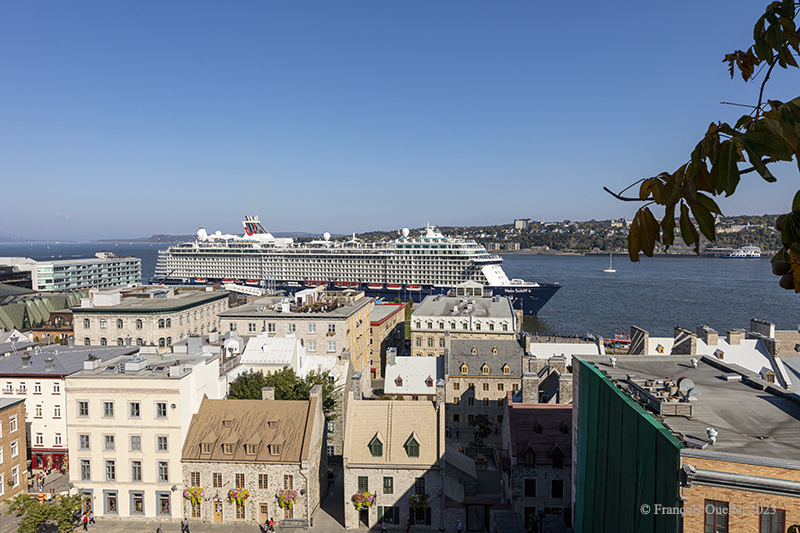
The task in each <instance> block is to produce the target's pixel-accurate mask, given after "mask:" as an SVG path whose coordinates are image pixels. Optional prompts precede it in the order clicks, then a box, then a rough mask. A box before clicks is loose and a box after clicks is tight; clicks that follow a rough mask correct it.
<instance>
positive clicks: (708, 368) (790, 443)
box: [575, 355, 800, 463]
mask: <svg viewBox="0 0 800 533" xmlns="http://www.w3.org/2000/svg"><path fill="white" fill-rule="evenodd" d="M575 357H578V358H579V359H582V360H584V361H586V362H590V363H594V364H595V366H596V367H597V368H598V369H599V370H600V371H601V372H603V373H605V374H606V375H607V376H608V377H609V378H610V379H611V380H612V381H614V382H615V383H616V385H617V386H618V387H619V388H620V389H622V390H623V391H627V388H628V386H627V383H626V381H625V380H626V379H628V375H632V374H635V375H636V377H635V378H634V379H645V380H646V379H652V380H663V379H665V378H670V379H672V380H673V381H677V380H678V379H679V378H681V377H688V378H689V379H691V380H692V381H693V382H694V387H695V389H696V390H698V391H699V392H700V394H701V395H700V396H699V397H698V398H697V400H696V401H693V402H690V403H691V404H693V413H692V418H688V417H685V416H664V417H662V418H660V419H661V420H662V421H663V423H664V425H665V426H666V427H667V428H668V429H669V430H670V431H672V433H673V434H674V435H675V436H676V437H677V438H678V440H680V441H681V442H683V443H684V444H686V439H687V438H688V437H694V438H696V439H699V440H700V441H707V440H708V437H707V434H706V428H714V429H716V430H717V431H718V432H719V434H718V436H717V440H716V443H715V444H713V445H708V446H707V447H706V448H705V449H704V450H700V449H688V450H684V453H688V454H691V455H693V456H702V455H708V456H710V457H711V456H714V455H719V454H732V455H734V456H750V457H754V456H755V457H758V458H771V459H780V460H782V461H792V462H798V463H800V396H798V395H797V394H794V393H791V392H787V391H786V390H784V389H782V388H780V387H778V386H776V385H774V384H771V383H767V382H766V381H764V380H762V379H761V378H760V377H759V376H758V375H757V374H755V373H753V372H751V371H749V370H746V369H744V368H742V367H740V366H738V365H734V364H730V365H726V364H723V362H722V361H716V360H713V358H710V357H707V356H703V357H698V359H699V361H698V366H697V368H692V365H691V358H692V357H691V356H677V355H672V356H624V355H621V356H618V357H616V367H611V365H610V363H609V357H603V356H575ZM723 374H738V375H740V376H741V380H736V379H734V380H727V379H725V378H724V377H723ZM649 412H650V413H653V411H651V410H649ZM654 416H655V415H654ZM657 418H659V417H657Z"/></svg>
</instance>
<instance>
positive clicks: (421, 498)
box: [409, 494, 431, 510]
mask: <svg viewBox="0 0 800 533" xmlns="http://www.w3.org/2000/svg"><path fill="white" fill-rule="evenodd" d="M430 499H431V497H430V496H428V495H427V494H412V495H411V496H410V497H409V500H411V507H413V508H414V509H423V510H425V509H427V508H428V500H430Z"/></svg>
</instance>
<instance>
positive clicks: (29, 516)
mask: <svg viewBox="0 0 800 533" xmlns="http://www.w3.org/2000/svg"><path fill="white" fill-rule="evenodd" d="M80 511H81V495H80V494H73V495H67V496H60V495H59V496H56V497H55V498H53V499H51V500H40V499H39V498H38V497H37V496H34V495H32V494H25V493H21V494H17V495H16V496H14V497H13V498H12V499H11V500H10V501H9V504H8V512H9V513H14V514H15V515H16V516H19V517H22V520H21V521H20V523H19V527H18V528H17V531H19V533H36V532H37V531H39V529H40V528H41V527H42V526H44V525H45V524H48V523H54V524H55V525H56V527H57V528H58V530H59V531H60V532H62V533H67V532H69V531H72V530H73V529H74V527H75V523H76V520H77V519H78V517H79V516H80Z"/></svg>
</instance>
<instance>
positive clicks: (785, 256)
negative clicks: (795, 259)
mask: <svg viewBox="0 0 800 533" xmlns="http://www.w3.org/2000/svg"><path fill="white" fill-rule="evenodd" d="M778 261H787V262H789V263H791V262H792V257H791V256H790V255H789V250H787V249H786V248H781V249H780V250H778V253H776V254H775V255H773V256H772V260H771V261H770V263H777V262H778Z"/></svg>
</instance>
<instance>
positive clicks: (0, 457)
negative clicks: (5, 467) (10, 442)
mask: <svg viewBox="0 0 800 533" xmlns="http://www.w3.org/2000/svg"><path fill="white" fill-rule="evenodd" d="M1 464H3V447H2V446H0V465H1Z"/></svg>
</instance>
